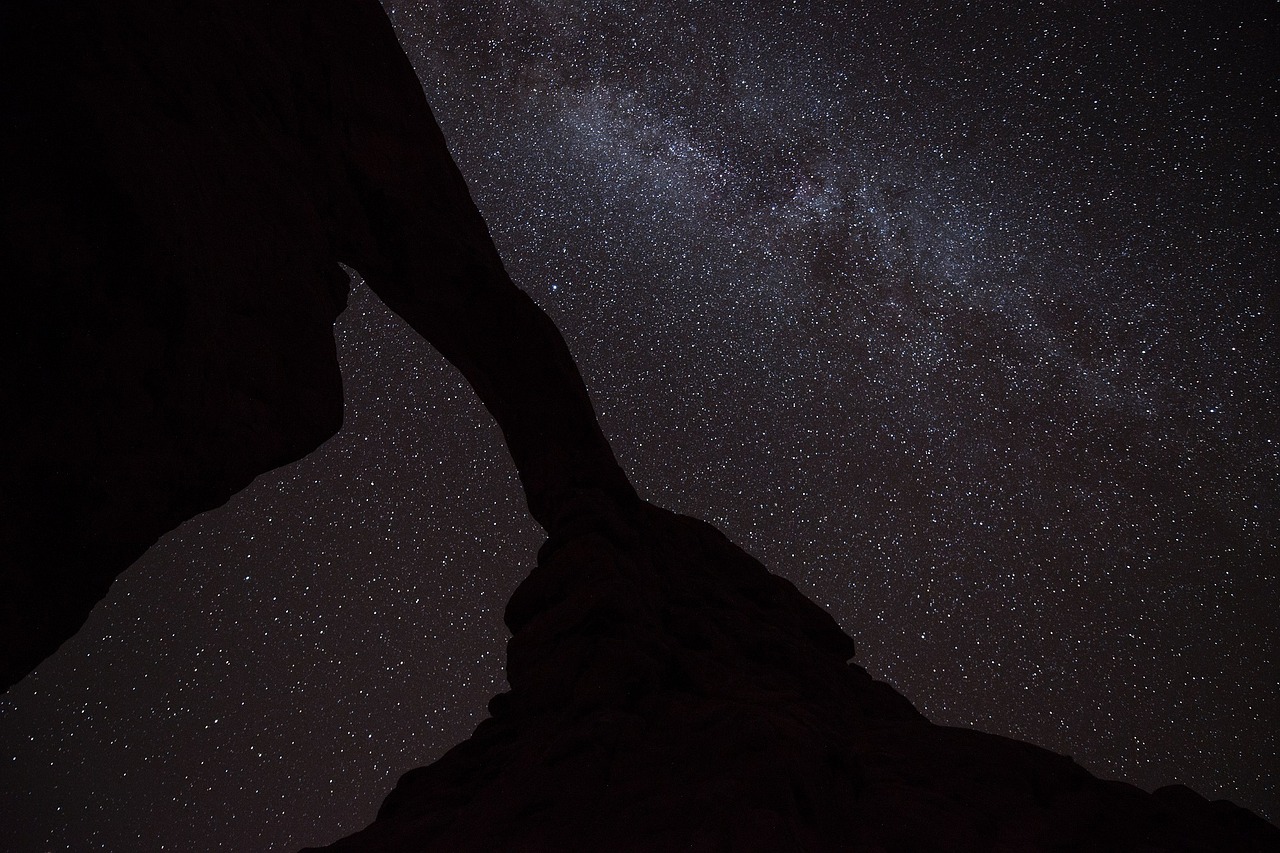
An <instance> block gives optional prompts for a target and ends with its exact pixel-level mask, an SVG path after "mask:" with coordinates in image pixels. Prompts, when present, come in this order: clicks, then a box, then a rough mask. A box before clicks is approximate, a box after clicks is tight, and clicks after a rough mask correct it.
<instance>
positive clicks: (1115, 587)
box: [0, 0, 1280, 851]
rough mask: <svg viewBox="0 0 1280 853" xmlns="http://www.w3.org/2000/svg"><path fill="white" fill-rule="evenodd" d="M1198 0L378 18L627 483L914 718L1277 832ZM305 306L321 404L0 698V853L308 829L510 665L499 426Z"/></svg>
mask: <svg viewBox="0 0 1280 853" xmlns="http://www.w3.org/2000/svg"><path fill="white" fill-rule="evenodd" d="M1174 5H1175V6H1179V7H1181V6H1191V5H1192V4H1174ZM1197 5H1202V6H1204V9H1208V10H1209V11H1204V9H1202V10H1200V11H1196V10H1188V9H1178V10H1177V11H1170V10H1169V9H1167V8H1165V9H1159V10H1156V9H1154V7H1151V8H1146V7H1144V6H1142V5H1141V4H1132V3H1123V4H1120V3H1107V2H1098V3H1092V4H1056V3H1055V4H1035V3H1023V4H1000V5H989V4H969V3H963V2H935V3H909V4H895V3H875V4H865V5H863V4H857V3H849V2H840V3H836V2H821V1H820V0H794V2H785V1H784V0H767V1H764V2H762V1H761V0H752V2H746V0H689V2H681V3H677V2H656V1H655V2H640V0H588V2H576V3H575V2H567V0H523V2H515V0H458V2H443V0H441V2H410V1H409V0H385V1H384V6H385V7H386V9H387V11H388V13H389V14H390V15H391V16H392V19H393V21H394V23H395V25H396V28H397V30H398V32H399V35H400V38H401V41H402V44H403V45H404V47H405V50H406V53H408V55H409V57H410V58H411V60H412V61H413V63H414V65H415V67H416V68H417V70H418V73H419V76H420V77H421V79H422V81H423V86H424V88H425V91H426V93H427V97H428V100H429V101H430V102H431V103H432V105H433V107H434V108H435V110H436V112H437V116H438V118H439V120H440V122H441V125H442V126H443V128H444V130H445V133H446V135H447V137H448V139H449V141H450V145H451V147H452V149H453V151H454V154H455V157H456V158H457V160H458V162H459V165H460V166H461V168H462V170H463V173H464V174H465V175H466V176H467V178H468V180H469V182H470V185H471V188H472V192H473V194H474V196H475V198H476V201H477V203H478V205H479V207H480V208H481V210H482V212H483V213H484V214H485V216H486V218H487V220H488V222H489V225H490V228H491V230H492V232H493V234H494V237H495V240H496V242H497V243H498V246H499V249H500V251H501V252H502V255H503V257H504V258H505V259H506V262H507V264H508V268H509V270H510V272H511V273H512V276H513V277H514V278H515V280H516V281H517V282H518V283H519V284H520V285H521V286H522V287H523V288H525V289H526V290H527V291H528V292H529V293H530V294H531V295H532V296H533V297H534V298H535V299H536V301H537V302H538V303H539V304H540V305H541V306H542V307H543V308H544V309H545V310H546V311H547V312H548V313H549V314H550V315H551V316H552V317H553V319H554V320H555V321H556V322H557V323H558V324H559V325H560V327H561V329H562V330H563V331H564V334H565V337H566V339H567V340H568V342H569V345H570V348H571V349H572V351H573V352H574V354H575V356H576V357H577V359H578V360H579V363H580V365H581V368H582V371H583V373H584V375H585V377H586V380H587V384H588V386H589V388H590V391H591V393H592V396H593V399H594V400H595V402H596V405H597V407H598V409H599V412H600V417H601V421H602V423H603V425H604V428H605V431H606V433H607V434H608V435H609V436H610V437H611V439H612V440H613V442H614V446H615V449H616V451H617V453H618V455H619V458H620V459H621V460H622V462H623V464H624V466H625V467H626V468H627V469H628V471H629V472H630V473H631V474H632V476H633V479H634V481H635V483H636V485H637V487H638V489H639V490H640V492H641V493H642V494H643V495H644V496H645V497H647V498H648V499H649V500H651V501H653V502H655V503H659V504H662V505H665V506H668V507H671V508H673V509H677V510H679V511H683V512H686V513H690V514H693V515H697V516H700V517H702V518H705V519H707V520H709V521H711V522H713V523H715V524H716V525H718V526H720V527H721V528H722V529H723V530H724V531H725V532H726V533H727V534H728V535H729V536H730V538H732V539H733V540H735V541H736V542H738V543H739V544H740V545H742V546H743V547H745V548H746V549H747V550H749V551H751V552H752V553H754V554H755V555H756V556H758V557H760V558H761V559H762V560H763V561H764V562H765V563H766V564H767V565H769V566H770V567H771V568H772V569H773V570H774V571H776V572H778V573H779V574H782V575H784V576H786V577H787V578H789V579H791V580H792V581H794V582H795V583H796V584H797V585H798V586H799V587H800V588H801V589H802V590H803V591H804V592H806V593H807V594H808V595H810V596H811V597H812V598H814V600H816V601H817V602H819V603H820V604H822V605H823V606H824V607H826V608H827V609H828V610H829V611H830V612H831V613H832V614H833V615H834V616H835V617H836V619H837V620H838V621H839V622H840V624H841V625H842V626H843V627H844V629H845V630H846V631H847V632H848V633H850V634H851V635H852V636H853V637H854V638H855V639H856V640H857V642H858V644H859V648H860V651H859V661H860V662H861V663H862V664H863V665H864V666H865V667H866V668H868V669H869V670H870V671H871V672H872V673H873V674H874V675H876V676H877V677H880V678H883V679H886V680H888V681H889V682H890V683H892V684H893V685H895V686H896V687H897V688H898V689H899V690H901V691H902V692H903V693H905V694H906V695H907V696H908V697H909V698H911V699H912V700H913V701H914V702H915V703H916V704H917V706H918V707H919V708H920V709H921V710H922V711H924V712H925V713H926V714H927V715H928V716H929V717H930V718H931V719H933V720H934V721H936V722H940V723H946V724H951V725H960V726H972V727H976V728H979V729H982V730H985V731H989V732H995V733H998V734H1003V735H1010V736H1013V737H1018V738H1022V739H1026V740H1030V741H1032V742H1035V743H1037V744H1040V745H1042V746H1045V747H1048V748H1050V749H1053V750H1056V751H1059V752H1063V753H1066V754H1069V755H1072V756H1074V757H1075V758H1076V760H1077V761H1079V762H1080V763H1082V764H1083V765H1084V766H1085V767H1087V768H1089V769H1090V770H1092V771H1093V772H1095V773H1097V774H1099V775H1101V776H1104V777H1108V778H1122V779H1125V780H1127V781H1131V782H1133V783H1135V784H1138V785H1141V786H1144V787H1148V788H1150V787H1155V786H1158V785H1161V784H1166V783H1170V782H1175V781H1176V782H1183V783H1185V784H1188V785H1191V786H1192V787H1194V788H1196V789H1197V790H1199V791H1200V792H1202V793H1204V794H1205V795H1207V796H1209V797H1211V798H1217V797H1228V798H1230V799H1233V800H1235V801H1237V802H1239V803H1241V804H1243V805H1246V806H1249V807H1251V808H1254V809H1255V810H1258V811H1260V812H1261V813H1262V814H1264V815H1265V816H1267V817H1269V818H1270V819H1272V820H1276V819H1280V793H1277V790H1276V786H1275V781H1274V772H1273V771H1274V769H1275V767H1277V766H1280V762H1278V760H1277V759H1278V758H1280V756H1277V742H1276V735H1275V733H1274V732H1275V731H1276V730H1280V725H1278V722H1280V700H1278V697H1277V682H1278V681H1280V677H1278V676H1280V667H1278V666H1277V648H1276V646H1277V642H1276V632H1275V616H1274V614H1275V613H1276V612H1277V607H1280V580H1278V578H1277V572H1276V571H1275V570H1276V569H1277V567H1278V564H1280V539H1278V537H1277V530H1278V529H1280V510H1278V494H1280V488H1278V487H1280V444H1278V442H1280V428H1278V422H1277V415H1276V412H1277V407H1276V403H1277V400H1276V396H1277V389H1278V386H1280V381H1278V373H1280V371H1278V370H1277V364H1276V358H1275V355H1274V353H1275V352H1276V348H1277V341H1276V320H1277V318H1276V313H1277V300H1276V298H1275V296H1274V295H1273V291H1274V286H1275V283H1274V280H1275V271H1276V269H1277V251H1276V247H1277V241H1276V225H1277V218H1276V206H1275V201H1276V197H1277V195H1276V182H1275V179H1276V158H1275V141H1276V138H1277V136H1276V83H1275V81H1276V75H1275V66H1274V60H1273V59H1271V57H1273V56H1274V55H1276V53H1277V45H1276V26H1275V17H1274V14H1275V12H1274V5H1273V4H1255V5H1256V8H1255V10H1254V12H1253V13H1252V14H1253V15H1255V17H1249V18H1245V17H1240V18H1232V17H1230V16H1229V14H1230V13H1228V12H1227V11H1226V10H1225V9H1222V8H1217V5H1218V4H1197ZM1006 6H1007V7H1008V8H1004V7H1006ZM1086 6H1087V9H1086V8H1085V7H1086ZM1064 7H1070V8H1064ZM335 331H336V335H337V339H338V342H339V347H340V352H341V357H342V365H343V373H344V380H345V385H346V394H347V410H346V425H345V426H344V428H343V430H342V432H341V433H340V434H339V435H337V436H336V437H334V438H333V439H332V440H331V441H329V442H328V443H327V444H325V445H324V446H323V447H322V448H321V449H320V450H318V451H317V452H316V453H314V454H313V455H312V456H310V457H308V458H306V459H304V460H302V461H300V462H298V463H296V464H293V465H291V466H288V467H286V468H282V469H280V470H278V471H275V472H271V473H269V474H265V475H263V476H262V477H260V478H259V479H258V480H257V481H256V482H255V483H254V484H253V485H252V486H251V487H250V488H248V489H246V490H245V491H244V492H242V493H240V494H239V495H237V496H236V497H235V498H234V499H233V500H232V501H231V502H230V503H229V504H228V505H227V506H226V507H224V508H222V509H219V510H217V511H214V512H210V513H207V514H205V515H202V516H200V517H198V518H196V519H194V520H192V521H190V522H188V523H187V524H186V525H184V526H182V527H181V528H179V529H178V530H176V531H174V532H173V533H171V534H170V535H168V536H167V537H165V538H164V539H163V540H161V542H160V543H159V544H157V545H156V546H155V547H154V548H153V549H152V550H151V551H150V552H149V553H148V554H147V555H146V556H145V557H144V558H143V559H142V560H141V561H140V562H139V563H138V564H137V565H135V566H134V567H133V568H132V569H130V570H129V571H128V572H127V573H126V574H125V575H123V576H122V577H121V578H120V580H119V581H117V583H116V585H115V587H114V588H113V590H112V592H111V594H110V596H109V597H108V599H107V600H106V601H105V602H104V603H103V604H101V605H100V606H99V607H98V609H97V610H96V611H95V613H94V614H93V616H92V617H91V619H90V620H89V623H88V624H87V626H86V627H85V628H84V629H83V630H82V631H81V632H80V634H78V635H77V636H76V637H75V638H73V639H72V640H70V641H69V642H68V643H67V644H65V645H64V647H63V648H62V650H61V651H60V652H59V653H58V654H57V655H56V656H54V657H53V658H51V659H50V660H48V661H46V662H45V663H44V664H43V665H42V666H41V667H40V668H39V669H38V670H37V671H36V672H35V673H34V674H33V675H32V676H30V677H29V678H28V679H27V680H26V681H24V682H23V683H22V684H20V685H18V686H17V687H15V688H13V689H12V690H10V692H9V693H8V694H7V695H6V696H5V697H4V698H3V699H0V760H2V761H3V770H0V814H4V815H5V816H6V817H5V820H4V821H2V822H0V847H3V848H4V849H7V850H13V851H42V850H78V851H79V850H98V849H101V850H131V851H152V850H184V851H203V850H231V851H244V850H255V849H264V850H265V849H276V848H282V849H291V848H297V847H299V846H302V845H305V844H319V843H324V842H328V841H332V840H334V839H336V838H337V837H339V836H341V835H343V834H345V833H348V832H351V831H354V830H356V829H358V828H360V827H361V826H363V825H364V824H366V823H367V822H368V821H370V820H371V819H372V818H373V816H374V813H375V811H376V809H377V806H378V804H379V803H380V802H381V799H382V797H383V796H384V795H385V794H386V793H387V792H388V791H389V790H390V788H391V787H392V785H393V784H394V782H395V779H396V778H397V777H398V776H399V775H400V774H401V773H402V772H404V771H406V770H408V769H410V768H412V767H414V766H418V765H421V764H425V763H428V762H430V761H432V760H433V759H435V758H436V757H438V756H439V755H441V754H442V753H443V752H444V751H445V750H446V749H447V748H448V747H449V746H451V745H452V744H454V743H456V742H458V741H459V740H461V739H462V738H464V737H466V735H467V734H468V733H469V732H470V730H471V728H472V727H473V726H474V725H475V724H476V723H477V722H478V721H479V720H480V719H481V718H482V717H483V716H484V713H485V712H484V703H485V701H486V700H487V699H488V697H489V696H490V695H492V694H493V693H495V692H498V691H499V690H501V689H502V688H503V672H502V663H503V654H504V642H505V640H506V636H507V634H506V630H505V628H504V627H503V625H502V621H501V612H502V606H503V604H504V603H505V600H506V598H507V597H508V596H509V595H510V593H511V591H512V590H513V589H514V587H515V585H516V584H517V583H518V582H519V581H520V579H521V578H522V577H523V576H524V575H525V574H526V573H527V572H528V570H529V569H530V568H531V566H532V565H533V554H534V550H535V549H536V547H537V546H538V544H540V541H541V537H540V531H539V529H538V528H537V526H536V525H535V524H534V523H533V522H532V520H531V519H530V518H529V517H528V516H527V514H526V513H525V511H524V506H523V499H522V496H521V494H520V492H519V488H518V484H517V481H516V478H515V473H514V469H513V468H512V466H511V464H510V462H509V460H508V458H507V456H506V454H505V451H504V449H503V446H502V443H501V436H500V434H499V432H498V430H497V428H496V426H495V425H494V424H493V423H492V422H491V420H490V419H489V418H488V417H487V415H486V413H485V412H484V410H483V409H482V408H481V406H480V405H479V403H478V402H477V400H476V399H475V398H474V396H473V395H472V393H471V392H470V390H469V389H468V388H466V387H465V386H464V385H463V384H462V382H461V379H460V377H459V376H458V374H457V373H456V372H455V371H453V369H452V368H451V367H449V366H448V365H447V364H446V363H445V362H444V361H443V360H442V359H441V358H440V357H439V356H438V355H437V354H436V353H435V352H434V351H433V350H432V349H431V348H430V347H429V346H428V345H427V344H425V343H424V342H423V341H422V340H421V339H419V338H418V337H417V336H416V335H415V334H414V333H413V332H412V331H410V330H409V329H408V328H407V327H406V326H405V324H404V323H402V322H401V321H399V320H398V319H397V318H395V317H394V316H393V315H392V314H390V312H389V311H388V310H387V309H386V308H384V307H383V306H382V305H381V304H380V303H379V302H378V301H377V300H376V298H374V297H373V296H372V295H371V294H370V293H369V292H368V291H367V290H366V289H365V288H364V286H363V284H362V283H360V282H359V280H358V277H357V279H356V283H355V286H354V289H353V293H352V298H351V303H350V307H349V309H348V310H347V312H346V313H345V314H344V315H343V316H342V318H341V319H340V321H339V323H338V325H337V328H336V330H335Z"/></svg>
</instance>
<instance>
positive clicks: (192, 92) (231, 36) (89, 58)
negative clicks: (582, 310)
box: [0, 0, 633, 687]
mask: <svg viewBox="0 0 1280 853" xmlns="http://www.w3.org/2000/svg"><path fill="white" fill-rule="evenodd" d="M0 121H3V122H4V123H5V126H4V129H3V132H2V133H0V187H3V188H4V191H3V195H0V205H2V206H0V214H2V218H0V221H2V222H3V228H2V230H0V262H2V263H3V269H4V270H5V273H6V275H7V276H8V278H9V281H10V288H9V291H10V299H9V301H8V303H7V305H6V307H7V309H8V317H7V321H8V326H9V328H8V330H7V331H6V334H4V335H0V365H2V367H0V369H2V370H3V371H4V380H3V400H4V405H3V408H4V417H3V419H2V420H0V422H2V423H3V428H2V429H3V431H2V432H0V446H3V447H4V448H5V452H4V454H3V455H2V456H0V489H2V490H3V491H2V492H0V560H2V562H0V593H2V594H0V625H2V626H3V627H2V628H0V677H3V686H4V687H8V686H9V685H10V684H12V683H14V682H15V681H17V680H18V679H20V678H22V677H23V676H24V675H26V673H27V672H29V671H30V670H31V669H32V668H33V667H34V666H35V665H36V664H37V663H39V662H40V661H41V660H42V659H43V658H45V657H46V656H48V655H49V654H51V653H52V652H53V651H54V649H56V648H57V647H58V645H59V644H60V643H61V642H62V641H63V640H65V639H66V638H67V637H69V636H71V634H73V633H74V632H75V631H76V630H77V629H78V628H79V627H80V625H81V624H83V622H84V620H85V618H86V617H87V616H88V613H89V610H90V609H91V608H92V607H93V605H94V604H95V603H96V602H97V601H98V600H99V599H101V598H102V596H103V595H104V594H106V591H107V588H108V587H109V586H110V584H111V581H112V580H113V579H114V578H115V577H116V575H118V574H119V573H120V572H121V571H123V570H124V569H125V568H126V567H127V566H128V565H129V564H131V563H132V562H133V561H134V560H136V559H137V558H138V557H139V556H140V555H141V554H142V552H143V551H145V550H146V549H147V548H148V547H149V546H150V545H151V544H152V543H153V542H154V541H155V540H156V539H157V538H158V537H159V536H161V535H162V534H164V533H165V532H166V531H168V530H170V529H172V528H173V527H175V526H177V525H178V524H180V523H181V522H183V521H185V520H186V519H188V518H190V517H191V516H193V515H195V514H196V513H199V512H202V511H204V510H207V509H210V508H212V507H215V506H218V505H220V504H222V503H224V502H225V501H226V500H227V498H229V497H230V496H231V495H232V494H234V493H235V492H236V491H238V490H239V489H241V488H243V487H244V486H246V485H248V483H249V482H250V481H251V480H252V479H253V478H254V477H256V476H257V475H258V474H260V473H262V472H264V471H267V470H270V469H271V468H274V467H277V466H279V465H283V464H285V463H287V462H291V461H293V460H295V459H298V458H300V457H302V456H304V455H306V454H307V453H308V452H310V451H311V450H313V449H314V448H315V447H317V446H318V445H319V444H320V443H321V442H323V441H324V440H325V439H326V438H328V437H329V436H330V435H332V434H333V433H334V432H336V431H337V429H338V427H339V425H340V423H341V418H342V388H341V378H340V376H339V373H338V367H337V362H336V356H335V350H334V342H333V331H332V327H333V321H334V319H335V318H336V317H337V315H338V314H339V313H340V312H341V310H342V308H343V307H344V305H345V303H346V294H347V276H346V275H345V273H343V271H342V270H341V268H340V267H339V262H344V263H346V264H347V265H349V266H351V267H355V268H357V269H358V270H360V272H361V273H362V274H363V275H364V277H365V280H366V281H367V282H368V283H369V285H370V286H371V287H372V288H373V289H374V291H375V292H376V293H377V294H378V295H379V296H380V297H381V298H382V299H383V301H385V302H386V303H387V304H388V305H390V306H391V307H392V308H393V309H394V310H395V311H396V312H398V313H399V314H400V315H401V316H403V317H404V318H405V319H406V320H407V321H408V322H409V323H410V325H412V326H413V327H414V328H415V329H416V330H417V331H418V332H419V333H421V334H422V335H423V336H424V337H426V338H427V339H428V340H430V341H431V342H432V343H433V344H434V345H435V346H436V348H437V349H439V350H440V351H441V352H442V353H444V355H445V356H446V357H447V358H449V359H450V360H451V361H452V362H453V363H454V365H456V366H457V367H458V368H459V369H460V370H461V371H462V372H463V374H464V375H465V376H466V377H467V379H468V380H469V381H470V382H471V384H472V386H473V387H474V388H475V389H476V391H477V393H478V394H479V395H480V397H481V399H482V400H483V401H484V403H485V405H486V406H487V407H488V408H489V410H490V411H491V412H492V413H493V414H494V415H495V417H496V418H497V420H498V422H499V424H500V425H501V426H502V429H503V432H504V435H505V437H506V439H507V444H508V447H509V448H510V450H511V452H512V455H513V457H514V458H515V461H516V465H517V467H518V469H519V471H520V474H521V478H522V480H523V482H524V485H525V490H526V494H527V495H528V498H529V502H530V508H531V510H532V511H533V513H534V515H535V517H537V518H538V520H539V521H541V522H542V523H543V524H544V526H552V525H554V524H555V523H556V518H557V516H558V515H560V514H562V512H564V511H565V506H566V505H567V504H572V503H573V495H574V493H575V492H576V491H577V490H579V489H581V488H590V489H596V490H603V491H605V492H607V493H610V494H613V495H614V496H615V497H616V498H617V499H619V500H624V501H625V500H628V499H633V493H632V492H631V487H630V485H629V484H628V483H627V481H626V478H625V476H623V474H622V472H621V470H620V469H619V468H618V467H617V465H616V463H615V462H614V460H613V456H612V454H611V452H610V451H609V448H608V445H607V443H606V442H605V440H604V438H603V436H602V435H601V433H600V430H599V427H598V426H597V425H596V421H595V416H594V414H593V413H592V411H591V406H590V402H589V400H588V398H587V394H586V390H585V388H584V387H583V385H582V380H581V378H580V377H579V376H578V372H577V368H576V366H575V365H574V363H573V360H572V358H571V357H570V355H569V352H568V350H567V348H566V347H565V345H564V342H563V340H562V339H561V337H560V334H559V332H558V331H557V330H556V328H555V326H554V325H553V324H552V323H551V321H550V320H549V319H547V317H546V316H545V315H544V314H543V313H542V312H541V311H540V310H539V309H538V308H537V307H536V306H535V305H534V304H533V302H532V301H531V300H530V299H529V298H528V297H527V296H525V294H524V293H523V292H522V291H520V290H519V289H518V288H516V287H515V285H513V284H512V283H511V281H510V279H509V278H508V277H507V275H506V273H505V272H504V270H503V268H502V263H501V261H500V260H499V258H498V255H497V252H496V250H495V249H494V247H493V243H492V241H491V240H490V238H489V234H488V231H487V229H486V228H485V224H484V222H483V220H482V219H481V218H480V215H479V213H478V212H477V211H476V208H475V206H474V205H473V204H472V202H471V198H470V195H469V194H468V192H467V188H466V185H465V183H464V181H463V179H462V176H461V175H460V174H459V173H458V170H457V167H456V166H455V165H454V163H453V160H452V158H451V157H450V156H449V152H448V150H447V149H446V147H445V144H444V139H443V136H442V134H441V132H440V129H439V128H438V127H437V125H436V123H435V120H434V118H433V117H432V115H431V111H430V108H429V107H428V106H427V103H426V100H425V99H424V97H423V95H422V89H421V86H420V84H419V83H418V79H417V77H416V76H415V75H414V73H413V69H412V67H411V66H410V64H409V61H408V59H407V58H406V57H405V56H404V54H403V53H402V52H401V50H400V48H399V45H398V43H397V42H396V38H395V34H394V32H393V31H392V29H391V26H390V23H389V22H388V21H387V19H386V17H385V15H384V14H383V12H382V8H381V7H380V6H379V5H378V4H377V3H376V2H374V0H280V2H276V0H273V1H272V2H270V3H260V2H255V0H225V2H224V1H223V0H204V2H192V3H154V2H149V0H82V1H81V2H75V3H44V2H40V0H29V2H9V3H6V4H4V5H3V6H0Z"/></svg>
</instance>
